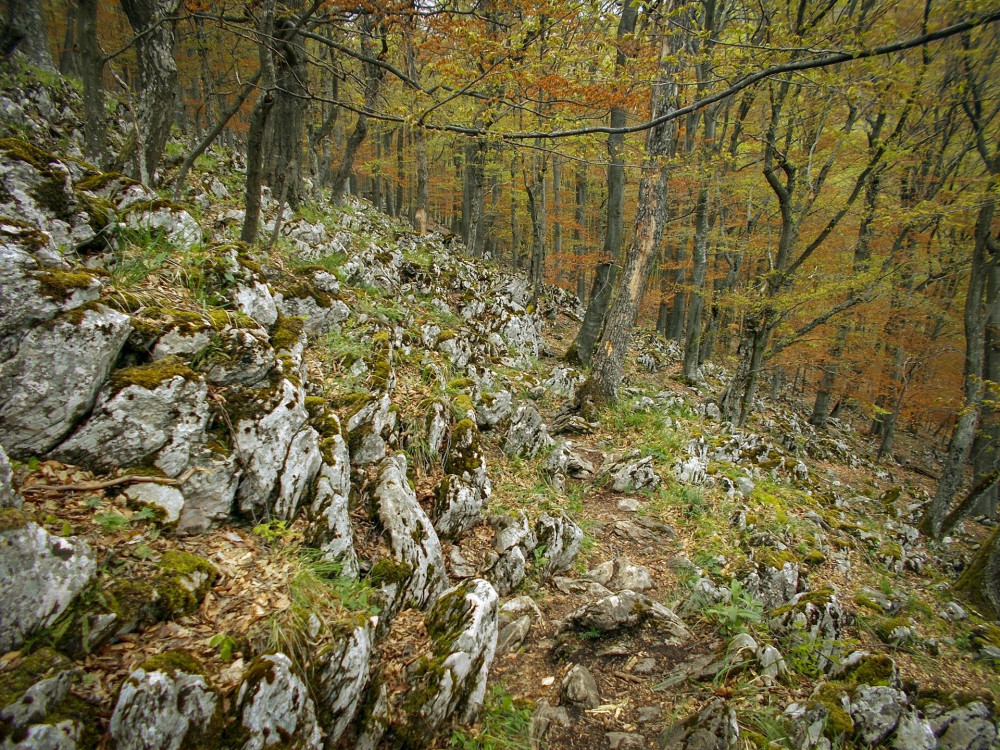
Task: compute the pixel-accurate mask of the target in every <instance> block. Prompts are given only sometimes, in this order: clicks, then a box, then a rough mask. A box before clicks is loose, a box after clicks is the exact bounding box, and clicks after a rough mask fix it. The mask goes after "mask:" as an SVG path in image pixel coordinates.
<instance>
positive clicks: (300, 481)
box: [274, 427, 323, 521]
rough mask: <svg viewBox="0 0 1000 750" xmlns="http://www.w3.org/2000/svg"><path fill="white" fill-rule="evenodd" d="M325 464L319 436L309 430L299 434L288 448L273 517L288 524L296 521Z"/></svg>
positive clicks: (310, 428) (311, 429)
mask: <svg viewBox="0 0 1000 750" xmlns="http://www.w3.org/2000/svg"><path fill="white" fill-rule="evenodd" d="M322 463H323V456H322V455H321V454H320V450H319V433H318V432H316V430H314V429H313V428H312V427H306V428H305V429H303V430H300V431H299V432H297V433H296V435H295V437H293V438H292V442H291V444H290V445H289V446H288V455H287V456H286V457H285V463H284V466H283V468H282V471H281V477H280V478H279V480H278V497H277V500H275V503H274V516H275V517H276V518H280V519H283V520H286V521H292V520H294V519H295V514H296V512H297V511H298V509H299V504H300V503H301V502H302V500H303V499H304V498H305V496H306V494H307V493H308V492H309V490H310V489H311V488H312V485H313V482H314V481H315V479H316V475H317V474H318V473H319V469H320V466H321V465H322Z"/></svg>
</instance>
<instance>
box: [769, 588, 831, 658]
mask: <svg viewBox="0 0 1000 750" xmlns="http://www.w3.org/2000/svg"><path fill="white" fill-rule="evenodd" d="M773 614H774V617H772V618H771V621H770V623H769V624H770V626H771V630H772V631H774V632H776V633H779V634H782V633H783V634H785V635H786V636H787V637H788V638H789V639H790V640H791V641H792V642H793V643H794V644H796V645H797V644H799V643H802V642H808V643H809V644H811V647H812V648H813V649H814V650H815V651H816V652H817V664H818V666H819V668H820V669H821V670H823V671H826V670H828V669H830V668H832V667H833V666H834V665H835V664H836V663H837V661H839V657H840V640H841V634H842V632H843V628H844V625H845V622H846V620H847V615H846V614H845V613H844V610H843V609H842V608H841V606H840V603H839V602H838V601H837V597H836V596H835V595H834V594H833V592H832V591H831V590H829V589H827V590H823V589H820V590H818V591H814V592H803V593H800V594H796V595H795V596H794V597H793V598H792V600H791V601H790V602H789V603H788V604H785V605H783V606H781V607H779V608H778V609H776V610H775V611H774V613H773Z"/></svg>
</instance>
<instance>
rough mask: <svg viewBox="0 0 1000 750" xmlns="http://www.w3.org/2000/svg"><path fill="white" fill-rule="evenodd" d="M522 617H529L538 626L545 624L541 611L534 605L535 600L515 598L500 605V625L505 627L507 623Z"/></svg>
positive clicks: (524, 597)
mask: <svg viewBox="0 0 1000 750" xmlns="http://www.w3.org/2000/svg"><path fill="white" fill-rule="evenodd" d="M522 615H529V616H530V617H531V618H532V619H533V620H534V621H535V622H537V623H539V624H540V623H543V622H545V617H544V616H543V615H542V610H540V609H539V608H538V605H537V604H535V600H534V599H532V598H531V597H530V596H515V597H514V598H513V599H511V600H510V601H508V602H505V603H504V604H502V605H501V607H500V623H501V625H506V624H507V623H508V622H511V621H512V620H516V619H517V618H518V617H521V616H522Z"/></svg>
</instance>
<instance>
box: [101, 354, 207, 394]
mask: <svg viewBox="0 0 1000 750" xmlns="http://www.w3.org/2000/svg"><path fill="white" fill-rule="evenodd" d="M177 376H180V377H182V378H184V379H185V380H195V379H196V378H197V377H198V373H196V372H195V371H194V370H192V369H191V368H190V367H188V366H187V365H186V364H184V363H183V362H181V360H180V359H178V358H177V357H165V358H164V359H161V360H159V361H158V362H152V363H150V364H148V365H138V366H136V367H126V368H125V369H124V370H116V371H115V372H113V373H112V374H111V388H112V390H114V391H115V392H117V391H120V390H122V389H123V388H127V387H128V386H130V385H137V386H139V387H140V388H145V389H146V390H147V391H152V390H155V389H156V388H157V387H158V386H160V385H162V384H163V383H165V382H167V381H168V380H170V379H171V378H176V377H177Z"/></svg>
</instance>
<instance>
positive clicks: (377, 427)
mask: <svg viewBox="0 0 1000 750" xmlns="http://www.w3.org/2000/svg"><path fill="white" fill-rule="evenodd" d="M347 431H348V435H349V438H350V447H351V463H352V464H353V465H354V466H367V465H368V464H373V463H377V462H378V461H381V460H382V459H383V458H385V454H386V450H387V449H388V448H390V447H391V446H392V445H393V444H394V443H395V432H396V412H395V410H393V409H392V401H391V400H390V398H389V394H388V393H383V394H382V395H381V396H380V397H376V398H373V399H371V400H370V401H369V402H368V403H367V404H365V405H364V406H363V407H361V409H359V410H358V411H357V412H356V413H355V414H354V415H352V416H351V417H350V418H349V419H348V420H347Z"/></svg>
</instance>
